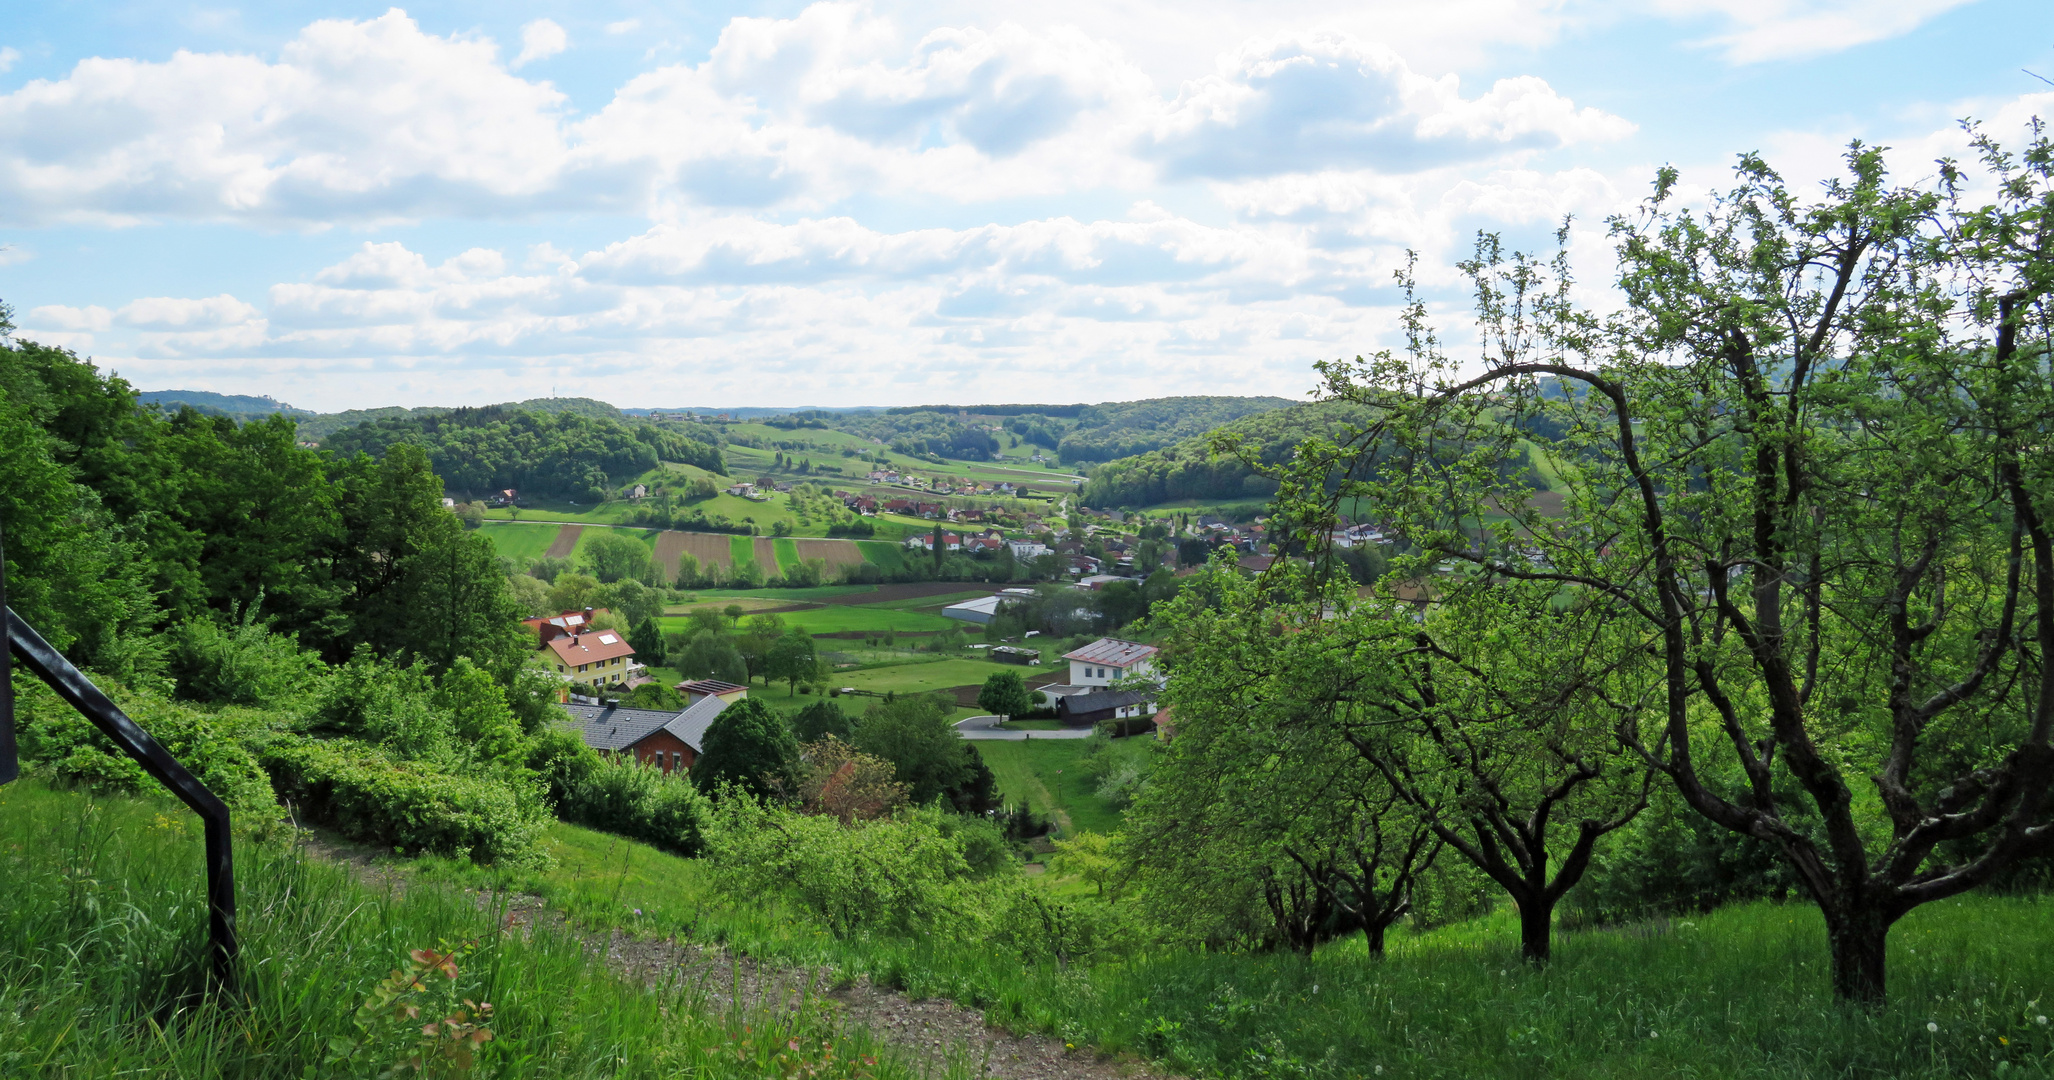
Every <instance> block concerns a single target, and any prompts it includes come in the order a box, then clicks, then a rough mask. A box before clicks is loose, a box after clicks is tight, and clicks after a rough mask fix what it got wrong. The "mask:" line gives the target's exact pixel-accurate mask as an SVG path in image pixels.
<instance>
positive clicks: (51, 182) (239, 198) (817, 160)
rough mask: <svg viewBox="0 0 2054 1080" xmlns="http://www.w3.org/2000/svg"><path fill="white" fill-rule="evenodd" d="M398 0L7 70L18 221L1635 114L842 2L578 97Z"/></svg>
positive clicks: (1125, 179) (1344, 160)
mask: <svg viewBox="0 0 2054 1080" xmlns="http://www.w3.org/2000/svg"><path fill="white" fill-rule="evenodd" d="M567 41H568V38H567V35H566V34H565V32H564V31H563V28H562V27H560V26H558V25H557V24H556V23H554V22H551V21H549V20H546V19H542V20H536V21H534V22H531V23H529V24H528V25H527V26H526V27H525V28H524V29H523V32H522V47H521V49H520V51H519V53H518V54H517V55H516V56H514V58H513V59H512V61H511V66H509V64H508V63H506V62H502V60H501V58H500V53H499V50H498V47H497V46H496V45H495V44H494V43H493V42H491V41H490V40H488V39H485V38H482V37H475V36H466V35H461V34H458V35H450V36H440V35H436V34H433V33H429V32H426V31H424V30H423V29H422V28H421V27H420V26H419V25H418V24H417V23H415V21H414V20H412V19H411V18H409V17H408V16H407V15H406V14H405V13H404V12H402V11H400V10H398V9H394V10H391V11H388V12H386V13H385V14H384V15H382V16H379V17H377V18H375V19H369V20H364V21H348V20H333V19H331V20H323V21H320V22H317V23H314V24H312V25H310V26H308V27H307V28H306V29H305V30H303V31H302V32H301V33H300V34H299V35H298V36H297V37H295V38H294V39H293V40H292V41H290V42H288V43H287V44H286V46H285V47H284V48H283V49H282V50H281V51H280V54H279V56H278V58H277V59H276V60H275V61H267V60H264V59H261V58H258V57H253V56H241V55H230V54H223V53H204V54H202V53H192V52H185V51H181V52H178V53H175V54H174V55H173V56H172V57H171V59H169V60H166V61H163V62H145V61H137V60H123V59H112V60H108V59H92V60H86V61H82V62H80V63H79V64H78V65H77V66H76V67H74V68H73V70H72V71H71V72H70V73H69V74H67V75H66V76H64V77H63V78H60V79H55V80H34V81H32V82H30V83H29V84H28V85H26V86H23V87H21V88H20V89H18V90H15V91H14V92H12V93H8V94H0V220H11V221H13V222H15V223H19V224H42V223H49V222H55V221H85V222H97V223H103V224H124V223H133V222H139V221H150V220H164V219H181V218H182V219H211V220H242V221H254V222H262V223H278V224H295V225H313V226H321V225H328V224H334V223H340V222H371V223H376V222H380V221H398V220H408V219H417V218H422V217H435V216H463V217H506V216H519V215H528V214H535V213H564V212H591V211H609V212H610V211H627V212H638V213H643V214H647V215H649V216H651V217H654V218H658V219H665V218H676V217H679V216H681V215H683V214H686V213H689V212H690V211H692V210H693V209H695V208H705V207H747V208H771V207H777V208H783V209H796V210H801V211H818V210H821V209H825V208H828V207H831V206H833V205H835V204H836V203H838V202H841V201H843V200H846V199H849V198H852V197H858V196H866V195H886V196H889V197H903V196H906V195H933V196H938V197H942V198H946V199H949V200H951V201H955V202H975V201H985V200H996V199H1006V198H1016V197H1022V196H1040V195H1053V194H1061V193H1067V192H1077V191H1089V190H1099V189H1118V190H1127V191H1133V192H1137V193H1138V192H1142V191H1145V190H1147V189H1149V188H1151V187H1152V186H1153V185H1155V184H1156V183H1157V182H1158V181H1159V180H1160V179H1161V178H1162V177H1163V176H1164V175H1167V176H1169V177H1170V178H1172V179H1174V178H1181V177H1191V176H1197V177H1213V178H1246V177H1255V176H1273V175H1279V174H1288V173H1295V172H1303V171H1308V170H1319V169H1333V168H1356V169H1371V170H1378V171H1387V172H1406V171H1415V170H1418V169H1421V168H1426V167H1430V166H1432V165H1433V164H1435V163H1445V162H1448V161H1474V160H1479V159H1486V158H1490V157H1493V156H1507V155H1510V156H1516V155H1518V154H1520V153H1523V152H1525V151H1528V150H1532V149H1536V148H1546V147H1553V146H1560V145H1564V144H1566V143H1570V142H1576V141H1589V140H1599V139H1611V138H1617V137H1619V136H1621V135H1623V134H1625V133H1627V132H1630V131H1631V130H1632V125H1631V124H1630V123H1628V122H1626V121H1624V120H1622V119H1620V118H1618V117H1615V116H1610V115H1608V114H1605V113H1602V112H1599V111H1597V110H1594V109H1589V108H1581V109H1579V108H1578V107H1576V106H1575V105H1574V103H1572V102H1570V101H1569V100H1568V99H1566V98H1564V97H1562V96H1561V95H1559V94H1557V93H1556V92H1555V91H1554V90H1553V89H1552V88H1550V87H1549V86H1548V84H1546V83H1545V82H1543V81H1541V80H1538V79H1533V78H1515V79H1506V80H1501V81H1500V82H1498V83H1497V84H1496V85H1495V86H1493V87H1491V88H1490V89H1489V90H1487V91H1485V92H1483V93H1482V94H1479V95H1476V96H1471V97H1465V96H1463V94H1462V93H1461V91H1460V88H1459V87H1458V86H1457V84H1456V82H1455V80H1454V78H1453V77H1447V78H1440V79H1434V78H1429V77H1427V76H1424V75H1421V74H1418V73H1416V72H1414V71H1413V70H1412V69H1411V68H1409V67H1408V66H1407V65H1406V64H1405V63H1404V62H1403V61H1401V60H1400V59H1398V58H1397V56H1396V55H1395V54H1394V53H1392V52H1391V51H1390V50H1388V49H1386V48H1384V47H1382V46H1379V45H1375V44H1372V43H1367V42H1363V41H1359V40H1357V39H1354V38H1351V37H1348V36H1346V35H1342V34H1337V33H1326V34H1312V35H1301V36H1298V37H1291V38H1279V39H1275V40H1269V41H1265V42H1262V43H1259V44H1256V45H1251V46H1249V47H1248V48H1245V49H1243V50H1241V51H1240V52H1238V53H1236V54H1234V56H1232V57H1230V58H1229V61H1228V62H1227V63H1226V64H1225V65H1224V66H1223V67H1222V69H1221V71H1220V72H1219V73H1217V74H1216V75H1214V76H1212V77H1210V78H1208V79H1204V80H1200V81H1198V82H1195V83H1191V84H1187V85H1186V86H1185V87H1184V89H1183V91H1182V93H1180V94H1178V95H1177V96H1176V97H1175V98H1174V99H1173V100H1166V96H1165V94H1164V93H1163V92H1162V91H1161V90H1160V89H1159V88H1158V87H1157V86H1156V84H1155V83H1154V82H1153V81H1152V80H1151V79H1150V78H1149V77H1148V76H1147V75H1146V74H1144V73H1143V72H1142V71H1141V70H1140V69H1139V68H1138V67H1136V66H1135V65H1134V64H1133V63H1131V62H1130V61H1128V60H1127V59H1126V58H1125V57H1124V56H1123V54H1122V52H1121V50H1120V49H1119V48H1118V47H1117V46H1115V45H1114V44H1112V43H1111V42H1108V41H1106V40H1104V39H1102V38H1099V37H1094V36H1092V35H1090V34H1088V33H1086V32H1084V31H1082V30H1079V29H1077V28H1075V27H1052V28H1045V29H1032V30H1030V29H1028V28H1025V27H1023V26H1021V25H1019V24H1016V23H1011V22H1002V23H999V24H998V25H996V26H995V27H990V28H983V27H978V26H949V27H940V28H934V29H928V30H925V31H917V32H916V31H908V30H906V29H905V28H903V27H901V26H899V25H897V24H896V23H894V22H893V21H891V20H889V19H886V18H883V17H880V16H878V15H876V14H874V13H872V12H871V11H870V10H869V9H867V8H863V7H860V6H857V5H854V4H849V3H834V2H829V3H817V4H814V5H812V6H810V7H807V8H805V9H803V10H802V11H800V12H799V13H798V14H797V15H796V16H794V17H792V18H782V19H779V18H737V19H734V20H732V21H730V22H729V23H728V25H727V26H726V27H725V28H724V29H723V31H722V33H721V35H720V38H719V40H718V41H717V42H716V43H715V45H714V46H713V48H712V49H711V51H710V53H709V54H708V56H707V58H706V59H705V60H704V61H703V62H701V63H698V64H671V65H664V66H659V67H657V68H655V69H653V70H650V71H645V72H642V73H640V74H638V75H635V76H634V77H633V78H631V79H630V80H629V81H628V82H626V83H625V84H623V85H622V86H621V87H620V88H619V89H618V90H617V91H616V93H615V94H614V96H613V98H612V100H611V101H609V102H608V103H607V104H606V105H605V106H603V107H602V108H601V109H599V110H598V111H597V112H596V113H593V114H591V115H588V116H583V117H579V116H577V115H575V114H574V113H573V112H572V111H571V110H570V106H569V103H568V101H567V99H566V98H565V97H564V96H563V95H562V94H560V93H559V92H558V91H556V90H555V89H554V88H553V87H552V86H550V85H549V84H548V83H545V82H537V81H530V80H527V79H524V78H522V77H521V76H520V75H518V74H516V73H515V72H514V71H513V70H512V69H513V68H518V67H520V66H521V65H523V64H526V63H529V62H532V61H534V60H537V59H540V58H543V57H546V56H550V55H554V54H556V53H558V52H560V51H562V49H563V48H564V47H565V46H566V45H567Z"/></svg>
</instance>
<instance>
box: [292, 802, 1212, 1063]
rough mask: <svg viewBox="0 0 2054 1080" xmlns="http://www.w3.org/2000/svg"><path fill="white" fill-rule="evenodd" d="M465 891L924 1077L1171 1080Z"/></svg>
mask: <svg viewBox="0 0 2054 1080" xmlns="http://www.w3.org/2000/svg"><path fill="white" fill-rule="evenodd" d="M305 848H306V850H307V852H308V853H309V854H312V855H314V856H316V857H319V858H325V859H329V860H332V861H335V862H340V863H343V864H345V865H347V866H349V867H350V869H351V870H353V871H354V872H355V873H356V874H357V875H358V876H359V877H360V878H362V879H364V880H365V881H367V882H369V883H371V884H374V885H377V886H380V887H384V888H390V889H393V890H395V891H404V890H405V888H406V887H407V885H408V884H409V880H408V877H407V875H406V873H405V872H404V871H401V870H396V869H394V868H392V867H390V866H388V865H381V864H378V863H375V862H374V861H373V860H372V857H371V855H372V852H371V851H370V849H368V848H362V847H359V846H357V845H354V844H350V843H348V842H346V841H340V840H337V839H336V838H335V837H333V836H330V835H328V834H326V833H315V834H313V836H312V837H311V838H310V839H308V840H307V841H306V843H305ZM465 892H466V893H468V894H469V895H470V896H471V897H472V898H473V899H474V901H475V902H476V903H477V904H478V906H479V907H481V908H485V909H487V910H498V909H499V908H500V907H501V906H502V905H503V906H504V908H505V911H506V915H505V918H506V920H507V924H508V926H509V927H523V926H525V927H536V926H542V927H553V928H556V929H559V930H562V931H564V932H566V933H570V934H574V935H576V936H577V937H578V938H580V939H581V940H583V941H584V943H585V946H586V948H587V949H588V950H589V951H590V952H592V953H593V954H595V955H601V956H604V957H605V959H606V962H607V965H608V966H609V967H611V968H613V969H614V970H615V971H617V972H619V973H621V974H623V975H626V976H628V977H629V978H634V979H640V980H642V981H643V982H645V983H649V984H651V985H656V984H659V983H661V984H671V985H687V986H692V987H695V988H696V989H697V990H698V991H699V992H700V993H701V994H703V995H704V996H705V998H706V999H707V1000H708V1001H709V1002H711V1003H713V1004H715V1005H718V1006H726V1005H729V1004H733V1003H740V1004H744V1005H761V1006H769V1007H773V1008H781V1009H794V1008H798V1007H799V1006H800V1005H801V1004H802V1003H803V1002H805V1001H806V1000H807V999H809V998H810V999H813V1000H816V1001H824V1002H825V1003H826V1004H827V1007H828V1008H829V1009H831V1010H832V1011H833V1012H834V1013H835V1016H836V1020H837V1022H838V1023H840V1024H842V1025H846V1026H849V1027H857V1028H864V1029H867V1030H868V1031H869V1032H870V1034H871V1035H872V1036H873V1037H875V1038H876V1039H877V1040H878V1041H879V1042H881V1043H884V1044H886V1045H888V1046H892V1047H894V1048H896V1049H898V1050H899V1051H901V1052H902V1053H904V1054H906V1055H907V1057H908V1058H909V1059H911V1060H912V1061H913V1062H915V1063H916V1065H918V1066H920V1067H924V1068H925V1070H926V1071H927V1072H928V1074H929V1075H931V1076H941V1075H945V1074H946V1073H947V1072H948V1071H950V1070H951V1069H952V1068H961V1069H962V1072H963V1073H964V1074H966V1075H978V1076H987V1077H993V1078H996V1080H1176V1078H1175V1077H1174V1076H1172V1075H1171V1074H1169V1073H1165V1072H1163V1071H1161V1070H1160V1069H1157V1068H1155V1067H1153V1066H1151V1065H1149V1064H1147V1063H1145V1062H1141V1061H1138V1060H1135V1059H1132V1058H1110V1057H1100V1056H1099V1055H1098V1054H1096V1053H1095V1052H1093V1051H1092V1050H1091V1049H1090V1048H1089V1047H1086V1048H1082V1049H1075V1050H1073V1049H1069V1048H1068V1047H1066V1046H1065V1045H1064V1044H1063V1041H1062V1040H1061V1039H1057V1038H1055V1037H1053V1036H1049V1035H1042V1034H1028V1035H1015V1034H1012V1033H1011V1032H1008V1031H1006V1030H1004V1029H1003V1028H998V1027H993V1026H992V1025H990V1024H987V1023H985V1021H984V1016H983V1014H982V1013H980V1012H978V1011H977V1010H975V1009H970V1008H965V1007H963V1006H961V1005H958V1004H956V1003H954V1002H952V1001H940V1000H934V999H924V1000H916V999H914V998H911V997H908V996H906V995H905V994H903V993H900V992H898V991H896V990H891V989H888V988H885V987H880V986H877V985H875V984H873V983H871V982H870V980H869V979H868V978H859V979H856V980H854V981H853V982H849V981H842V980H838V979H836V978H835V976H834V974H833V972H832V971H830V970H826V969H808V968H800V967H795V966H791V965H784V964H776V963H765V962H760V961H757V960H754V959H752V958H750V957H746V956H740V955H737V954H735V953H732V952H730V951H728V950H726V949H722V948H713V947H708V946H703V945H697V944H693V943H690V942H681V941H677V940H675V939H671V938H644V937H635V936H633V935H630V934H627V933H624V932H622V931H621V930H619V929H617V928H616V929H613V930H611V931H608V932H606V933H593V932H590V931H586V930H582V929H580V928H578V927H576V926H574V925H572V924H571V923H570V922H569V921H568V920H567V919H565V917H564V915H563V913H562V912H559V911H557V910H555V909H554V908H551V907H550V906H549V905H548V904H547V902H545V901H544V900H543V899H542V898H541V897H538V896H532V895H529V894H526V893H494V892H487V891H483V890H477V889H466V890H465Z"/></svg>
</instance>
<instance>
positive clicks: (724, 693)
mask: <svg viewBox="0 0 2054 1080" xmlns="http://www.w3.org/2000/svg"><path fill="white" fill-rule="evenodd" d="M671 689H673V690H676V691H677V692H678V693H680V694H683V695H684V696H685V704H686V705H697V704H698V703H699V702H700V700H701V699H703V698H709V697H717V698H720V699H721V700H723V701H726V702H727V703H728V704H730V705H732V704H734V703H735V702H737V701H740V700H742V699H743V698H745V697H748V696H749V688H748V687H746V686H742V685H739V684H737V683H731V682H722V681H720V680H719V679H691V680H687V681H685V682H681V683H678V684H677V685H676V686H673V687H671Z"/></svg>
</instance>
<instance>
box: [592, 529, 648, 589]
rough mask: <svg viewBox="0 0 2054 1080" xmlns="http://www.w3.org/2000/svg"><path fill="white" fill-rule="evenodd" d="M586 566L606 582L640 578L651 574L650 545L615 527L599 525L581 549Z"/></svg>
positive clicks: (639, 579) (594, 575) (637, 579)
mask: <svg viewBox="0 0 2054 1080" xmlns="http://www.w3.org/2000/svg"><path fill="white" fill-rule="evenodd" d="M579 554H580V556H581V557H582V558H583V560H584V563H585V567H586V569H588V570H590V571H591V572H592V576H593V577H596V578H598V579H599V580H600V582H601V583H602V584H607V585H611V584H613V583H614V582H617V581H635V582H639V581H641V580H642V579H643V578H645V577H648V576H649V547H648V545H646V544H644V543H642V542H641V541H640V540H637V539H635V538H634V537H632V536H628V535H626V534H625V533H621V532H617V531H615V530H613V529H595V530H593V534H592V535H591V536H589V537H587V538H586V539H585V543H584V545H583V547H582V549H581V550H580V552H579Z"/></svg>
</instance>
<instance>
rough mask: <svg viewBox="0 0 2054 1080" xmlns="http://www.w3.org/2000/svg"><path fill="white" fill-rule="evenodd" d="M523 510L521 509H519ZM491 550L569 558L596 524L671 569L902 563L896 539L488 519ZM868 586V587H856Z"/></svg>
mask: <svg viewBox="0 0 2054 1080" xmlns="http://www.w3.org/2000/svg"><path fill="white" fill-rule="evenodd" d="M522 513H523V514H525V513H526V511H523V512H522ZM481 528H482V529H483V530H484V534H485V537H486V538H487V539H489V540H491V541H492V546H493V549H494V550H495V551H497V552H498V553H499V555H500V556H501V557H503V558H506V559H508V560H510V561H512V562H513V564H514V565H515V566H523V565H526V564H527V563H528V562H530V561H532V560H534V559H537V558H540V557H541V556H543V555H545V554H547V555H551V556H554V557H556V558H572V557H574V556H575V554H576V552H577V550H578V548H579V547H580V546H581V545H582V543H583V541H584V540H585V539H586V538H587V537H590V536H593V535H595V530H596V529H600V528H613V529H618V530H620V531H621V532H623V533H625V534H627V535H629V536H632V537H634V538H635V539H637V540H640V541H641V542H642V543H644V544H647V545H649V546H650V548H651V554H652V556H653V557H654V558H655V560H656V564H657V565H658V566H661V567H664V568H666V569H668V570H675V569H676V568H677V564H678V557H679V556H680V555H684V554H690V555H691V556H692V557H693V558H695V559H698V560H699V562H700V564H701V565H706V564H719V565H720V566H723V567H731V566H733V565H734V562H735V560H736V559H737V558H749V559H753V560H755V562H756V564H757V565H758V566H759V567H761V568H762V569H763V572H764V574H765V575H767V576H781V575H782V574H784V573H786V572H789V571H790V570H791V569H792V568H794V567H796V566H797V565H798V564H799V563H800V562H801V561H802V560H805V559H820V560H822V561H823V562H825V563H827V567H828V572H829V573H830V574H833V573H836V572H838V571H839V570H840V568H842V567H846V566H855V565H859V564H861V563H864V562H869V563H872V564H874V565H876V566H877V567H879V568H880V569H882V570H885V571H887V572H889V571H892V570H896V569H899V568H901V567H903V566H904V565H905V563H904V560H903V559H902V558H901V557H900V553H899V549H898V545H897V544H891V543H885V542H881V541H875V540H845V539H834V540H825V539H806V538H790V537H770V536H757V537H749V536H736V535H733V534H731V533H695V532H676V531H673V530H668V529H666V530H661V531H659V530H656V529H643V528H635V527H630V526H624V525H611V526H607V525H592V526H584V527H582V528H581V527H579V526H576V525H565V524H559V523H552V522H526V521H523V522H517V523H516V522H501V521H488V522H487V523H486V524H485V525H483V526H481ZM855 587H856V588H868V587H869V586H855Z"/></svg>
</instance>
